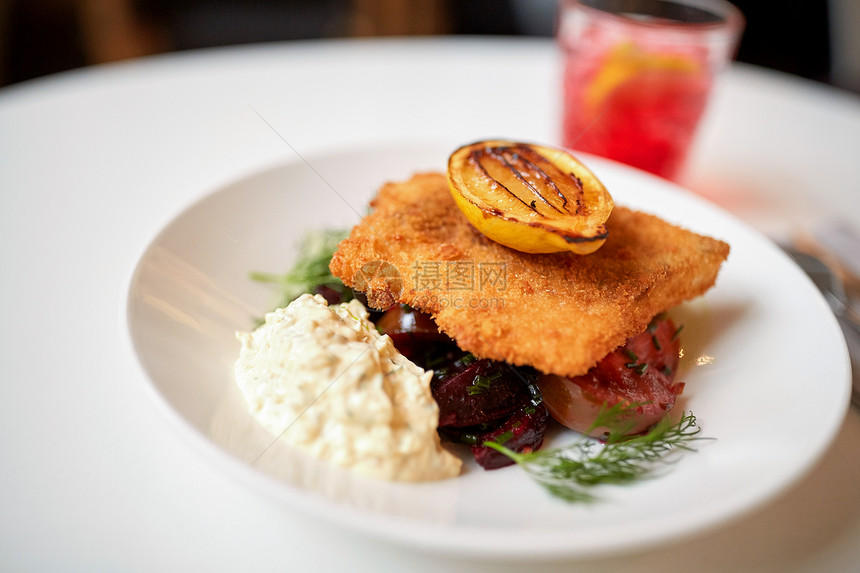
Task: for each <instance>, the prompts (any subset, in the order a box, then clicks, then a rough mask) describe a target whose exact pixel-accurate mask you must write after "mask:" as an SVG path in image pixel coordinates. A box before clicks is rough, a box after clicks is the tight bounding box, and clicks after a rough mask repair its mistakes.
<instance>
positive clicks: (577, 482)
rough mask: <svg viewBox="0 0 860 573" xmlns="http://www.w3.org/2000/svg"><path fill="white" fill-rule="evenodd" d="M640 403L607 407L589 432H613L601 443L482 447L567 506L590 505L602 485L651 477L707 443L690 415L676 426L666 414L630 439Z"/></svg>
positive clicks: (494, 443) (490, 444) (583, 441)
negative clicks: (502, 457) (673, 457)
mask: <svg viewBox="0 0 860 573" xmlns="http://www.w3.org/2000/svg"><path fill="white" fill-rule="evenodd" d="M640 405H641V404H616V405H615V406H612V407H605V406H604V407H603V408H601V410H600V413H599V414H598V416H597V419H596V420H595V421H594V424H592V427H591V428H590V429H589V432H590V431H591V430H594V429H595V428H599V427H607V428H609V429H610V431H609V434H608V435H607V437H606V439H605V441H604V442H603V443H601V442H599V441H597V440H594V439H591V438H587V437H583V438H581V439H579V440H577V441H576V442H574V443H573V444H571V445H570V446H567V447H563V448H553V449H548V450H539V451H535V452H527V453H517V452H515V451H513V450H511V449H509V448H506V447H505V446H504V445H502V444H501V443H499V441H498V440H493V441H486V442H484V445H485V446H487V447H489V448H493V449H494V450H497V451H499V452H501V453H503V454H505V455H506V456H508V457H509V458H511V459H512V460H513V461H515V462H516V463H517V464H518V465H519V466H520V467H522V468H523V469H524V470H525V471H526V472H527V473H528V474H529V475H530V476H531V477H532V478H534V479H535V480H536V481H537V482H538V483H539V484H540V485H542V486H543V487H544V488H545V489H546V490H547V491H549V492H550V493H551V494H553V495H555V496H557V497H560V498H562V499H564V500H565V501H568V502H592V501H595V500H596V499H597V497H596V496H595V495H594V494H593V493H592V491H591V489H592V488H593V487H594V486H597V485H603V484H627V483H631V482H633V481H635V480H638V479H644V478H647V477H650V475H651V474H652V473H653V472H654V471H655V470H656V468H657V466H658V465H659V464H660V463H669V462H670V461H671V460H670V459H669V456H670V454H672V453H675V452H677V451H678V450H686V451H694V449H693V448H692V446H691V443H692V442H694V441H696V440H703V439H706V438H704V437H702V436H700V435H699V433H700V432H701V428H700V427H699V426H698V425H697V424H696V417H695V416H694V415H693V413H692V412H690V413H685V414H684V415H683V417H682V418H681V419H680V420H679V421H677V422H672V421H671V420H670V418H669V416H668V415H667V416H666V417H664V418H663V419H662V420H661V421H660V422H658V423H657V425H655V426H654V427H653V428H652V429H651V430H650V431H649V432H648V433H646V434H641V435H636V436H626V435H625V431H626V430H629V429H630V414H631V413H632V410H633V409H635V408H637V407H638V406H640Z"/></svg>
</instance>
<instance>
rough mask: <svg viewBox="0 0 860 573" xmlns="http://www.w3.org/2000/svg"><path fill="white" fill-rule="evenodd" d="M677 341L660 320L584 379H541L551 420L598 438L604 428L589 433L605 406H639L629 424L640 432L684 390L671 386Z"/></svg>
mask: <svg viewBox="0 0 860 573" xmlns="http://www.w3.org/2000/svg"><path fill="white" fill-rule="evenodd" d="M679 349H680V342H679V341H678V339H677V329H676V328H675V325H674V324H673V323H672V321H671V320H669V319H668V318H665V317H658V318H655V319H654V321H652V323H651V325H650V326H649V327H648V329H647V330H646V331H645V332H643V333H642V334H640V335H639V336H635V337H633V338H631V339H629V340H628V341H627V342H626V343H625V344H624V346H622V347H620V348H618V349H616V350H615V351H613V352H611V353H610V354H609V355H607V356H606V357H605V358H604V359H603V360H601V361H600V362H599V363H598V364H597V366H595V367H594V368H592V369H591V370H589V371H588V372H587V373H585V374H583V375H582V376H577V377H574V378H569V377H563V376H556V375H543V376H541V377H539V378H538V380H537V385H538V387H539V388H540V390H541V394H542V396H543V400H544V403H545V404H546V407H547V409H549V412H550V414H552V417H553V418H555V419H556V420H557V421H558V422H559V423H561V424H563V425H565V426H567V427H568V428H571V429H573V430H576V431H578V432H582V433H588V434H589V435H591V436H595V437H600V436H603V435H605V434H606V432H607V428H593V429H591V430H590V431H589V429H590V428H591V426H592V425H593V424H594V421H595V420H596V418H597V415H598V413H599V411H600V409H601V407H602V406H603V405H606V406H614V405H616V404H618V403H626V404H640V405H639V406H638V407H637V408H636V410H635V414H634V415H633V416H632V417H631V418H630V419H629V420H627V422H629V423H630V424H631V427H630V429H629V431H628V433H629V434H638V433H640V432H644V431H645V430H647V429H648V428H649V427H651V426H652V425H654V424H655V423H657V422H658V421H659V420H660V419H661V418H663V416H665V415H666V413H667V412H668V411H669V410H671V409H672V408H673V407H674V405H675V400H676V398H677V397H678V395H679V394H680V393H681V391H682V390H683V388H684V385H683V384H682V383H679V384H675V383H674V378H675V370H676V369H677V367H678V351H679Z"/></svg>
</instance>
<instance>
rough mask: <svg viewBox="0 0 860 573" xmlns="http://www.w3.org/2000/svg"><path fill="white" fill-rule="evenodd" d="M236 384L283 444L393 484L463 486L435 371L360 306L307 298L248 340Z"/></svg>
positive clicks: (269, 318) (273, 316)
mask: <svg viewBox="0 0 860 573" xmlns="http://www.w3.org/2000/svg"><path fill="white" fill-rule="evenodd" d="M237 337H238V339H239V341H240V342H241V345H242V347H241V351H240V355H239V359H238V360H237V361H236V365H235V374H236V383H237V384H238V386H239V389H240V390H241V391H242V394H243V395H244V397H245V401H246V402H247V403H248V408H249V411H250V412H251V414H252V415H253V416H254V417H255V418H256V419H257V420H258V421H259V423H260V424H261V425H262V426H263V427H264V428H266V430H268V431H269V433H271V434H272V435H273V436H275V437H276V438H279V439H282V440H284V441H285V442H286V443H288V444H290V445H293V446H296V447H298V448H302V449H303V450H305V451H307V452H308V453H310V454H311V455H313V456H315V457H317V458H319V459H322V460H326V461H328V462H331V463H334V464H337V465H339V466H343V467H347V468H350V469H352V470H354V471H356V472H357V473H360V474H363V475H366V476H370V477H374V478H381V479H387V480H393V481H430V480H439V479H445V478H449V477H454V476H457V475H458V474H459V473H460V467H461V465H462V462H461V460H460V459H459V458H458V457H456V456H454V455H453V454H451V453H450V452H448V451H447V450H445V449H444V448H443V447H442V445H441V443H440V439H439V435H438V433H437V431H436V428H437V426H438V424H439V407H438V406H437V404H436V402H435V401H434V400H433V397H432V395H431V393H430V380H431V378H432V374H433V373H432V371H426V372H425V371H424V370H422V369H421V368H419V367H418V366H416V365H415V364H413V363H412V362H410V361H409V360H408V359H407V358H406V357H404V356H403V355H402V354H400V352H398V351H397V349H396V348H395V347H394V344H393V343H392V341H391V338H390V337H388V336H387V335H381V334H379V333H378V332H377V330H376V328H375V326H374V325H373V323H372V322H370V321H369V320H368V312H367V309H366V308H365V307H364V306H363V305H362V304H361V303H360V302H359V301H357V300H352V301H350V302H348V303H343V304H340V305H332V306H329V305H328V303H327V302H326V300H325V299H324V298H323V297H322V296H320V295H310V294H304V295H302V296H300V297H299V298H297V299H296V300H294V301H293V302H292V303H290V305H289V306H287V307H285V308H280V309H278V310H275V311H273V312H271V313H269V314H267V315H266V320H265V323H264V324H263V325H261V326H260V327H259V328H257V329H256V330H254V331H253V332H244V333H238V334H237Z"/></svg>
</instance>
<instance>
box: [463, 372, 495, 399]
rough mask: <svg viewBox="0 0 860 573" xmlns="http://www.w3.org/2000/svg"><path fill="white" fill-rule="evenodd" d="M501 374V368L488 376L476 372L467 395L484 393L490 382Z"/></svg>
mask: <svg viewBox="0 0 860 573" xmlns="http://www.w3.org/2000/svg"><path fill="white" fill-rule="evenodd" d="M501 376H502V372H501V370H496V371H495V372H493V373H492V374H490V375H489V376H482V375H481V374H478V375H477V376H475V379H474V380H473V381H472V383H471V384H470V385H469V396H477V395H478V394H485V393H486V392H487V391H488V390H489V389H490V384H492V383H493V382H494V381H495V380H498V379H499V378H501Z"/></svg>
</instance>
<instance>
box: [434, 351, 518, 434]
mask: <svg viewBox="0 0 860 573" xmlns="http://www.w3.org/2000/svg"><path fill="white" fill-rule="evenodd" d="M460 364H461V363H455V364H454V365H453V366H452V367H450V368H448V369H446V370H443V371H438V372H436V374H435V375H434V377H433V381H432V382H431V383H430V391H431V392H432V394H433V399H435V400H436V403H437V404H439V427H440V428H449V427H450V428H464V427H467V426H476V425H479V424H486V423H491V422H495V421H497V420H500V419H502V418H505V417H507V416H510V415H511V414H513V413H514V412H516V411H517V409H518V408H520V407H521V406H523V405H524V404H525V403H526V402H528V401H529V400H531V393H530V392H529V390H528V387H527V386H526V384H525V382H524V381H523V380H522V379H521V378H520V377H519V376H518V375H517V373H516V372H515V371H514V370H513V369H512V368H511V367H510V366H509V365H507V364H505V363H504V362H495V361H492V360H476V361H475V362H472V363H470V364H468V365H466V366H460Z"/></svg>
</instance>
